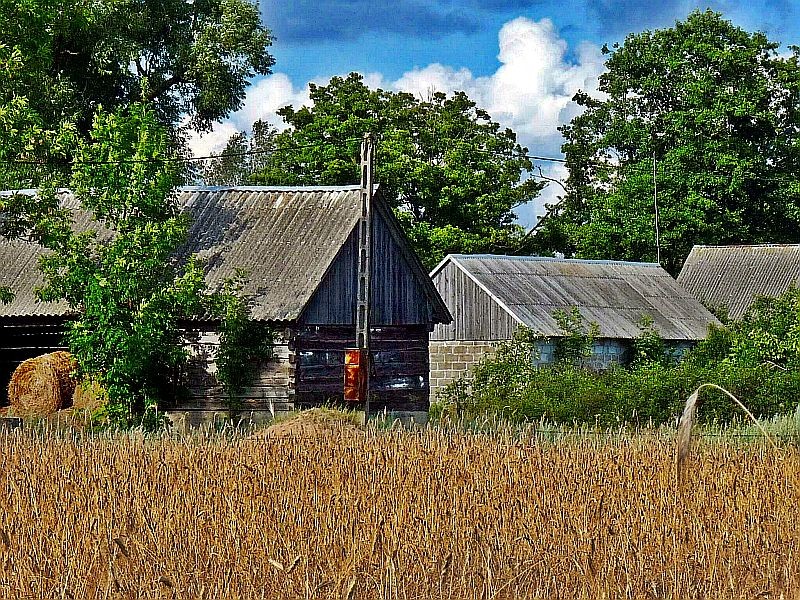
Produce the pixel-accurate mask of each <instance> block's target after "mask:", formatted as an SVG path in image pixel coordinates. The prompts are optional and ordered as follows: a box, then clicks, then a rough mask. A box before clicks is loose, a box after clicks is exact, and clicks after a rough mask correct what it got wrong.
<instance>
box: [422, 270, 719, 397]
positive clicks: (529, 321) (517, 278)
mask: <svg viewBox="0 0 800 600" xmlns="http://www.w3.org/2000/svg"><path fill="white" fill-rule="evenodd" d="M431 278H432V279H433V283H434V285H435V286H436V289H437V290H438V291H439V293H440V294H441V296H442V298H443V299H444V301H445V304H446V305H447V307H448V309H449V310H450V312H451V314H452V315H453V321H452V322H451V323H442V324H439V325H436V326H435V327H434V330H433V333H432V335H431V347H430V353H431V356H430V361H431V389H432V391H434V392H436V391H438V390H439V389H441V388H442V387H444V386H445V385H446V384H447V383H449V382H450V381H452V380H453V379H456V378H458V377H461V376H463V375H465V374H466V373H467V372H468V370H469V369H470V368H471V367H472V366H473V365H475V364H476V363H477V362H478V361H479V360H480V359H481V358H482V357H483V356H484V355H485V354H486V353H487V352H489V353H491V352H493V351H494V348H495V345H496V344H497V343H498V342H501V341H504V340H509V339H511V338H512V336H513V335H514V332H515V331H516V330H517V329H518V328H519V327H520V326H525V327H528V328H530V329H531V330H533V331H535V332H537V333H539V334H541V335H542V336H543V337H547V338H549V339H550V340H555V339H557V338H559V337H562V336H563V335H564V332H563V331H562V330H561V328H560V327H559V325H558V323H557V321H556V319H555V318H554V316H553V313H554V312H555V311H557V310H565V311H569V310H571V309H572V307H577V308H578V310H579V311H580V313H581V316H582V317H583V320H584V322H585V323H586V324H588V323H592V322H594V323H597V325H598V326H599V329H600V335H599V337H598V338H597V340H596V341H595V346H594V350H593V354H592V356H590V357H589V358H588V359H587V363H588V365H589V366H591V367H593V368H604V367H608V366H609V365H611V364H613V363H620V362H625V361H626V360H627V359H628V355H629V350H630V348H631V343H632V341H633V340H634V339H635V338H636V337H638V336H639V335H641V333H642V329H641V327H640V326H639V323H640V322H641V320H642V318H643V317H645V316H649V317H650V318H651V319H652V321H653V327H654V328H655V330H656V331H657V332H658V333H659V334H660V335H661V337H662V338H663V339H664V340H665V341H666V342H668V343H669V344H670V345H672V346H673V347H674V348H675V350H676V351H680V350H681V349H682V348H686V347H689V346H691V345H692V344H695V343H696V342H697V341H699V340H702V339H703V338H705V337H706V335H707V332H708V326H709V325H710V324H711V323H718V321H717V320H716V319H715V318H714V316H713V315H712V314H711V313H710V312H709V311H708V310H706V309H705V308H704V307H703V306H702V305H701V304H700V302H698V301H697V300H696V299H695V298H694V297H693V296H692V295H691V294H689V293H688V292H687V291H686V290H684V289H683V288H681V286H679V285H678V284H677V283H676V281H675V280H674V279H673V278H672V277H671V276H670V275H669V273H667V272H666V271H665V270H664V269H663V268H661V266H659V265H658V264H652V263H633V262H619V261H607V260H575V259H559V258H545V257H537V256H495V255H463V254H454V255H449V256H447V257H446V258H445V259H444V260H443V261H442V262H441V263H440V264H439V265H438V266H437V267H436V268H435V269H434V270H433V271H432V272H431ZM554 350H555V345H554V343H552V341H551V342H544V341H543V342H542V343H541V344H540V347H539V351H540V354H539V356H538V357H537V358H536V360H538V361H539V362H540V363H542V364H545V363H548V362H551V361H552V360H553V359H554V356H553V355H554Z"/></svg>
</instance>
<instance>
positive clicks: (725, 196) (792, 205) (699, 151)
mask: <svg viewBox="0 0 800 600" xmlns="http://www.w3.org/2000/svg"><path fill="white" fill-rule="evenodd" d="M777 48H778V45H777V44H776V43H774V42H771V41H770V40H768V39H767V38H766V37H765V36H764V35H763V34H761V33H748V32H746V31H744V30H742V29H741V28H739V27H736V26H734V25H733V24H732V23H730V22H729V21H726V20H724V19H723V18H722V16H721V15H719V14H716V13H713V12H694V13H692V14H691V15H689V17H688V18H687V19H686V20H685V21H683V22H677V23H676V24H675V26H674V27H672V28H669V29H662V30H656V31H645V32H643V33H638V34H631V35H629V36H628V37H627V38H626V39H625V41H624V43H623V44H622V45H621V46H618V45H615V46H614V48H613V49H612V50H608V49H607V48H606V49H604V50H605V51H606V52H607V53H608V55H609V57H608V60H607V62H606V67H607V71H606V72H605V73H604V74H603V75H602V76H601V77H600V83H599V90H600V92H601V93H602V94H603V96H602V97H599V98H595V97H592V96H590V95H589V94H587V93H585V92H579V93H578V94H577V95H576V96H575V98H574V100H575V101H576V102H577V103H578V105H580V106H581V107H582V108H583V112H582V114H580V115H579V116H577V117H575V118H574V119H573V120H572V122H570V123H569V124H568V125H566V126H564V127H562V128H561V131H562V133H563V135H564V137H565V143H564V146H563V150H564V152H565V154H566V160H567V167H568V169H569V178H568V180H567V184H566V188H567V193H566V194H565V196H564V198H563V199H562V201H561V202H560V204H558V205H557V206H556V207H555V208H554V209H553V216H552V217H551V218H550V219H549V220H548V221H547V222H546V223H545V224H544V225H543V227H542V228H541V231H540V233H539V234H538V235H537V236H536V240H535V245H536V248H537V249H538V250H539V251H550V252H552V251H559V252H563V253H565V254H566V255H568V256H576V257H582V258H616V259H627V260H646V261H654V260H655V259H656V240H655V207H654V201H653V188H654V181H653V160H654V157H655V160H656V175H655V177H656V184H657V189H658V207H659V219H660V243H661V249H662V250H661V256H662V264H664V266H665V267H666V268H667V269H668V270H669V271H670V272H672V273H675V272H677V271H678V270H679V269H680V267H681V265H682V262H683V259H684V258H685V256H686V255H687V254H688V251H689V250H690V249H691V247H692V245H693V244H698V243H704V244H729V243H744V242H747V243H755V242H766V241H769V242H797V241H800V227H798V224H799V223H800V210H798V209H800V184H799V183H798V180H797V177H796V173H797V168H798V165H799V159H800V155H798V151H799V150H800V143H798V134H797V131H798V124H800V118H799V117H800V69H798V50H797V49H796V48H795V49H794V54H793V55H792V56H790V57H784V56H779V55H778V54H777Z"/></svg>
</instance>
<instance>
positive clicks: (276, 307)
mask: <svg viewBox="0 0 800 600" xmlns="http://www.w3.org/2000/svg"><path fill="white" fill-rule="evenodd" d="M27 193H35V192H27ZM62 197H63V200H64V203H65V206H67V207H68V208H71V209H73V211H74V214H75V220H76V222H77V225H76V227H77V228H80V229H87V228H92V227H91V226H92V224H93V225H94V228H95V229H96V228H97V223H94V222H91V221H90V219H89V217H88V215H87V214H86V213H84V212H82V211H79V210H77V202H76V201H75V199H74V198H72V196H71V194H69V193H66V192H65V193H63V194H62ZM180 203H181V204H182V206H184V207H185V209H186V210H187V211H189V212H190V213H191V215H192V225H191V227H190V230H189V242H188V244H187V246H186V247H185V248H184V249H182V251H181V254H190V253H197V254H198V255H200V257H201V258H203V259H204V260H205V261H206V265H207V277H206V280H207V282H208V283H209V285H210V286H212V288H213V287H214V286H217V285H219V284H221V283H222V282H223V281H224V280H225V279H226V278H229V277H232V276H234V275H235V272H236V270H237V269H243V270H244V271H245V272H246V274H247V283H246V285H245V289H244V291H245V293H248V294H251V295H252V296H253V298H254V300H255V304H254V306H253V316H254V317H255V318H257V319H262V320H269V321H290V320H294V319H296V318H297V317H298V316H299V315H300V313H301V311H302V310H303V308H304V306H305V305H306V303H307V302H308V300H309V299H310V298H311V295H312V294H313V293H314V291H315V290H316V288H317V287H318V285H319V284H320V282H321V281H322V279H323V277H324V276H325V273H326V272H327V270H328V268H329V267H330V265H331V263H332V262H333V260H334V258H335V257H336V255H337V253H338V252H339V250H340V249H341V248H342V246H343V245H344V244H345V242H346V241H347V238H348V236H349V235H350V233H351V232H352V231H353V229H354V228H355V226H356V224H357V222H358V219H359V217H360V211H361V205H360V189H359V187H358V186H342V187H329V186H321V187H305V188H296V187H295V188H291V187H271V188H263V187H213V188H208V187H205V188H198V187H188V188H183V189H182V190H181V194H180ZM40 253H41V249H40V248H39V247H38V246H35V245H33V244H26V243H23V242H19V241H14V242H8V241H3V242H0V284H2V285H7V286H10V287H11V288H12V289H13V291H14V292H15V293H16V298H15V300H14V301H13V302H12V303H11V304H8V305H2V304H0V316H56V315H64V314H66V312H67V306H66V305H65V304H63V303H58V304H51V303H42V302H39V301H38V300H37V299H36V297H35V294H34V292H33V288H35V287H36V286H39V285H41V284H42V278H41V274H40V273H39V270H38V268H36V261H37V259H38V256H39V254H40ZM420 273H422V275H421V277H422V279H424V282H423V283H425V282H427V283H428V284H429V285H428V286H427V287H428V288H430V290H428V291H429V292H430V293H431V294H433V296H435V298H434V299H438V295H437V294H436V291H435V289H434V288H433V285H432V284H431V283H430V281H429V280H428V279H427V277H425V273H424V272H423V271H421V270H420ZM438 303H439V304H441V300H440V299H439V300H438ZM442 306H443V304H442ZM444 313H445V314H446V311H444Z"/></svg>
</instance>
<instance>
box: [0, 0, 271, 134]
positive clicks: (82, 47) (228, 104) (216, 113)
mask: <svg viewBox="0 0 800 600" xmlns="http://www.w3.org/2000/svg"><path fill="white" fill-rule="evenodd" d="M271 43H272V38H271V35H270V32H269V31H268V30H267V29H265V28H264V27H263V26H262V25H261V23H260V15H259V10H258V7H257V6H256V5H254V4H252V3H250V2H249V1H247V0H204V1H191V0H161V1H159V2H154V1H151V0H113V1H112V0H100V1H96V2H61V1H56V0H5V1H4V2H3V3H2V9H1V10H0V44H3V45H5V46H6V47H8V48H12V49H13V50H14V51H15V52H18V53H19V54H20V55H21V56H22V58H23V59H24V69H22V70H21V71H20V72H19V74H18V79H19V83H20V85H21V86H22V87H23V88H24V89H25V92H26V93H25V96H26V97H27V98H28V101H29V102H30V103H31V106H32V108H33V109H34V111H35V112H36V113H37V114H39V115H40V117H41V119H42V120H43V123H44V124H45V127H48V128H53V129H54V128H56V126H57V124H58V123H61V122H63V121H69V122H75V123H77V124H78V127H79V129H80V130H81V131H82V132H88V131H89V130H90V129H91V122H92V116H93V115H94V113H95V111H96V109H97V106H98V105H103V106H104V107H106V109H108V110H112V111H113V110H114V109H116V108H117V107H125V106H128V105H130V104H132V103H134V102H137V101H139V100H142V99H144V100H146V101H148V102H152V103H154V105H155V110H156V112H157V115H158V118H159V120H160V121H161V122H162V123H163V124H168V125H176V124H177V123H178V122H179V120H180V119H181V117H182V116H184V115H185V116H186V117H188V119H189V120H190V124H191V126H192V127H194V128H197V129H206V128H208V127H209V126H210V124H211V123H212V122H213V121H216V120H218V119H220V118H222V117H224V116H226V115H227V114H229V113H230V112H231V111H234V110H238V109H239V108H240V107H241V105H242V101H243V100H244V95H245V88H246V86H247V85H248V79H249V78H251V77H253V76H255V75H258V74H262V75H263V74H267V73H269V71H270V67H271V66H272V64H273V62H274V61H273V58H272V57H271V56H270V55H269V54H268V53H267V48H269V46H270V45H271Z"/></svg>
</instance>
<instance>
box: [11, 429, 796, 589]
mask: <svg viewBox="0 0 800 600" xmlns="http://www.w3.org/2000/svg"><path fill="white" fill-rule="evenodd" d="M489 425H490V424H489V423H485V424H483V427H484V429H487V430H488V428H489ZM494 425H495V427H494V430H493V431H492V432H487V431H483V432H479V431H478V429H477V428H476V429H473V430H471V431H463V430H459V429H458V428H457V427H455V426H449V427H438V428H429V429H427V430H421V431H420V430H397V429H395V430H388V431H387V430H378V429H376V428H368V429H367V430H366V431H365V432H364V435H359V436H353V435H347V433H346V432H345V431H341V430H340V431H339V432H337V430H333V431H332V432H331V433H330V434H329V435H327V436H326V437H324V438H307V437H302V436H298V437H291V436H289V437H281V438H270V437H255V438H254V437H247V436H245V435H238V434H236V433H233V434H231V433H230V432H227V433H225V434H221V433H219V434H218V433H215V432H213V431H205V432H202V433H197V434H193V435H189V436H183V437H177V436H169V435H146V434H142V433H138V432H134V433H130V434H120V433H116V434H115V433H109V432H106V433H103V434H91V433H88V432H72V433H70V432H68V431H66V430H63V429H52V430H45V429H40V430H37V431H32V430H27V431H26V430H22V431H11V432H4V433H0V452H1V453H2V455H3V457H4V463H3V464H4V468H3V470H2V471H0V597H4V598H6V597H7V598H26V597H27V598H71V597H72V598H86V599H89V600H92V599H95V598H114V597H116V598H193V599H194V598H198V599H203V598H209V599H210V598H226V599H227V598H230V599H239V598H242V599H244V598H247V599H251V598H252V599H256V598H337V599H339V598H347V597H350V598H387V599H388V598H487V599H488V598H556V597H557V598H647V597H657V598H752V597H757V596H759V595H760V596H761V597H780V595H781V594H784V597H787V598H788V597H794V596H792V595H791V594H792V592H793V591H794V590H798V589H800V563H799V562H798V559H797V552H796V550H797V548H798V547H800V513H798V511H797V510H796V500H797V497H798V496H800V451H798V450H797V449H795V448H794V447H791V446H789V447H786V448H783V449H782V451H781V456H780V457H778V456H777V455H776V453H775V452H774V451H772V450H770V449H769V448H768V447H766V446H765V445H764V444H763V443H761V442H758V441H755V442H753V441H751V443H749V444H726V443H711V444H709V443H706V442H704V441H699V442H695V447H694V452H693V460H692V461H691V463H690V466H689V468H688V471H687V475H686V480H685V485H684V486H682V487H681V488H676V487H675V485H674V453H675V447H674V431H673V432H672V433H671V434H670V433H669V432H668V431H667V430H666V429H664V430H655V431H652V432H649V433H644V434H640V435H632V434H631V433H630V432H629V431H626V430H624V429H619V430H615V431H612V432H611V433H610V434H602V435H600V434H597V433H592V429H591V428H585V429H584V430H583V431H581V430H573V431H572V432H571V433H570V432H569V431H568V430H567V429H566V428H551V429H549V430H547V431H546V434H545V433H542V432H541V429H542V427H543V426H544V424H539V426H538V427H536V428H530V429H528V430H525V429H524V428H523V429H521V428H513V427H504V426H503V425H502V424H501V423H494ZM776 426H778V424H777V423H776ZM701 439H702V438H701ZM553 442H557V443H553Z"/></svg>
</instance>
